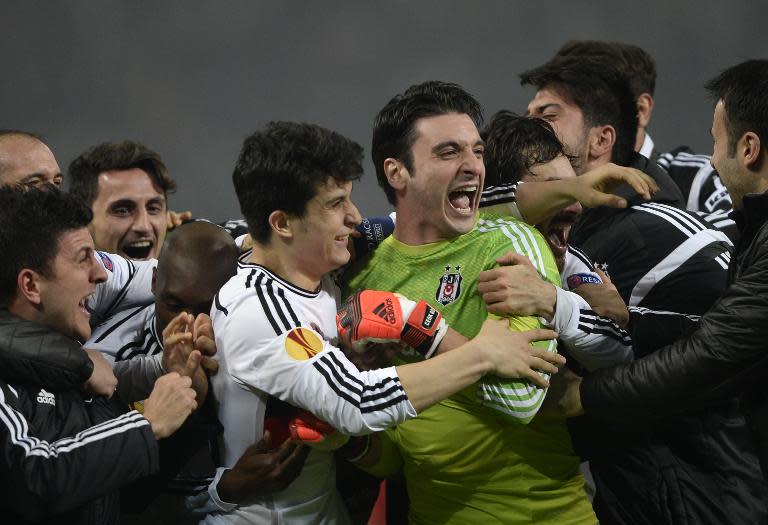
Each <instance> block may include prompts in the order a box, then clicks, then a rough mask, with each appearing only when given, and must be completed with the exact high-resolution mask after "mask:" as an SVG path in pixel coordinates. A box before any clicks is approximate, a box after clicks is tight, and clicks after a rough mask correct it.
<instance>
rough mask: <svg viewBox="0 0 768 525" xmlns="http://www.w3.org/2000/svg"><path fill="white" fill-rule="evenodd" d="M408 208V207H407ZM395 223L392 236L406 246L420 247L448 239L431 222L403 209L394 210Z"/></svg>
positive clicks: (416, 213)
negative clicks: (395, 215) (395, 213)
mask: <svg viewBox="0 0 768 525" xmlns="http://www.w3.org/2000/svg"><path fill="white" fill-rule="evenodd" d="M409 208H410V207H409ZM396 211H397V221H396V222H395V231H394V232H393V233H392V235H394V236H395V239H397V240H398V241H400V242H401V243H403V244H407V245H408V246H420V245H422V244H429V243H433V242H439V241H445V240H447V239H448V238H447V237H446V236H445V234H443V233H442V232H440V231H439V230H438V229H437V228H436V227H435V226H434V225H433V224H432V223H431V222H429V221H427V220H426V218H424V217H422V216H421V215H420V214H419V213H418V212H415V213H414V212H413V211H411V210H410V209H408V210H406V209H404V208H403V207H399V208H396Z"/></svg>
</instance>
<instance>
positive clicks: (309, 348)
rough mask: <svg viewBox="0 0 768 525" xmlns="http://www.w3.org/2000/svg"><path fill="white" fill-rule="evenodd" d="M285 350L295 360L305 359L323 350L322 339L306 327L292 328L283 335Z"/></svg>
mask: <svg viewBox="0 0 768 525" xmlns="http://www.w3.org/2000/svg"><path fill="white" fill-rule="evenodd" d="M285 351H286V352H287V353H288V355H289V356H291V357H292V358H294V359H295V360H297V361H306V360H307V359H311V358H313V357H315V356H316V355H317V354H319V353H320V352H322V351H323V341H322V340H321V339H320V338H319V337H317V335H316V334H315V333H314V332H313V331H312V330H310V329H308V328H303V327H299V328H294V329H293V330H291V331H290V332H288V334H287V335H286V336H285Z"/></svg>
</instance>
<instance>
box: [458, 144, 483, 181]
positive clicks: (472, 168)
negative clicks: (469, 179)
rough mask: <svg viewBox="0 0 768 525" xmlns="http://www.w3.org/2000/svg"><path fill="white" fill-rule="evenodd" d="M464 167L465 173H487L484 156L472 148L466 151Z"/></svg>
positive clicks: (479, 174)
mask: <svg viewBox="0 0 768 525" xmlns="http://www.w3.org/2000/svg"><path fill="white" fill-rule="evenodd" d="M462 167H463V169H464V172H465V173H471V174H472V175H477V176H481V175H483V174H484V173H485V164H483V157H482V156H478V155H477V154H476V153H475V152H474V151H473V150H472V149H469V150H467V151H466V152H465V153H464V164H463V166H462Z"/></svg>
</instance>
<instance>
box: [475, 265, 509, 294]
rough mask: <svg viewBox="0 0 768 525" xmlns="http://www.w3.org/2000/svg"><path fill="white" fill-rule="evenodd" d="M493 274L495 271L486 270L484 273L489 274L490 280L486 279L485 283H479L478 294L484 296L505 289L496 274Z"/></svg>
mask: <svg viewBox="0 0 768 525" xmlns="http://www.w3.org/2000/svg"><path fill="white" fill-rule="evenodd" d="M491 272H493V270H486V271H485V272H483V273H485V274H488V279H486V280H484V281H480V280H478V281H477V287H476V288H477V291H478V293H480V294H484V293H487V292H493V291H496V290H500V289H501V288H503V284H502V282H501V280H500V279H497V278H496V275H495V274H491Z"/></svg>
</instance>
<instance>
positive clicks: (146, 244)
mask: <svg viewBox="0 0 768 525" xmlns="http://www.w3.org/2000/svg"><path fill="white" fill-rule="evenodd" d="M154 245H155V243H154V242H152V241H150V240H146V241H136V242H131V243H127V244H124V245H123V247H122V249H123V253H125V255H127V256H128V258H129V259H139V260H142V259H148V258H149V254H150V253H151V252H152V247H153V246H154Z"/></svg>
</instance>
